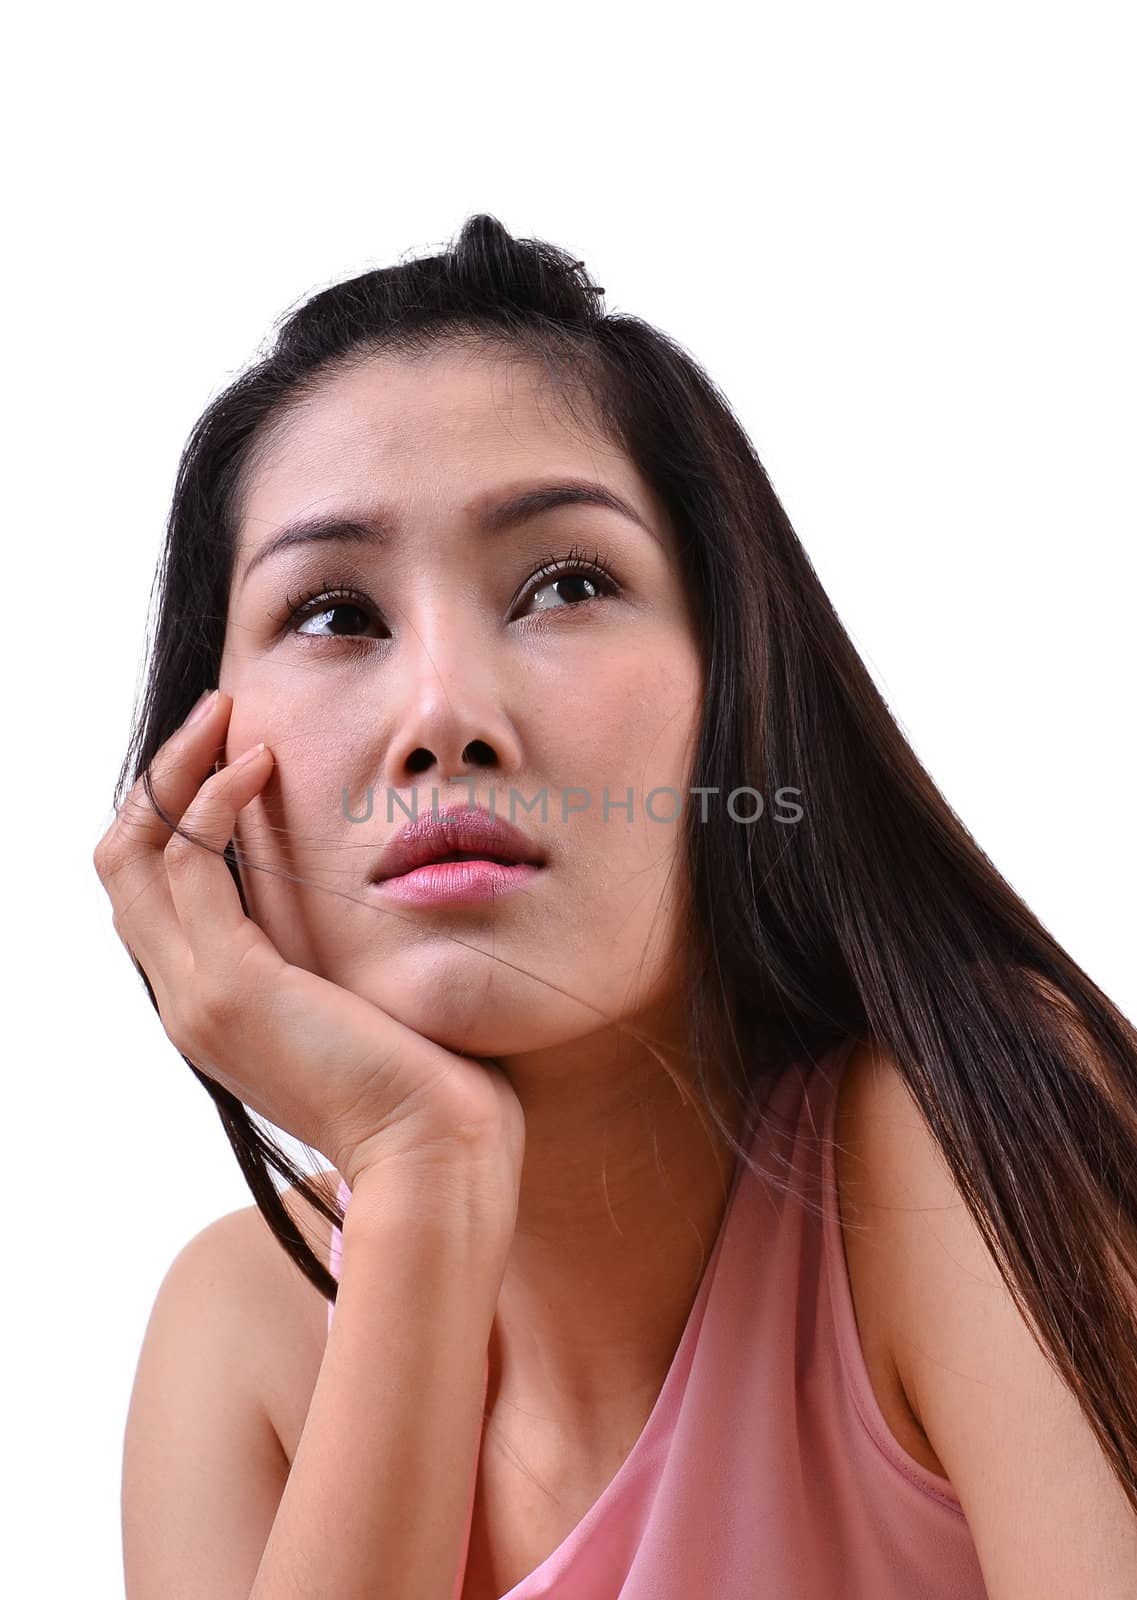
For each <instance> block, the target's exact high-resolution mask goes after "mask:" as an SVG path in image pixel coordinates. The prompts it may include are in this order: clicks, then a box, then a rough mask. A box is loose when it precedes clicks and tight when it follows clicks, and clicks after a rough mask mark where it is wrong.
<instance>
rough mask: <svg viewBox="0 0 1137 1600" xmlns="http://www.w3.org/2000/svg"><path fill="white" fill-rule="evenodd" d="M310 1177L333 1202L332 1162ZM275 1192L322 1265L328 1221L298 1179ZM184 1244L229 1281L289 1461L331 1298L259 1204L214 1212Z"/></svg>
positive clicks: (255, 1374) (257, 1379)
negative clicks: (297, 1259)
mask: <svg viewBox="0 0 1137 1600" xmlns="http://www.w3.org/2000/svg"><path fill="white" fill-rule="evenodd" d="M308 1181H309V1182H310V1184H311V1185H312V1187H313V1188H316V1189H318V1190H319V1191H320V1192H321V1193H322V1194H323V1195H324V1196H325V1197H326V1198H327V1200H328V1203H329V1204H330V1205H332V1204H334V1202H335V1199H336V1190H337V1188H338V1185H339V1181H340V1179H339V1173H338V1172H337V1171H335V1169H334V1168H333V1169H328V1170H325V1171H322V1172H318V1173H316V1174H315V1175H314V1176H313V1177H312V1178H310V1179H309V1180H308ZM280 1198H281V1201H282V1203H283V1205H284V1207H285V1209H286V1211H287V1212H288V1214H289V1216H290V1217H291V1219H292V1221H293V1223H294V1225H295V1227H296V1230H297V1232H298V1233H299V1234H300V1236H301V1237H302V1238H304V1239H305V1240H306V1241H307V1243H308V1246H309V1248H310V1249H311V1250H312V1251H313V1253H314V1254H315V1255H316V1256H317V1258H318V1259H319V1260H320V1261H322V1262H323V1263H324V1264H325V1265H327V1263H328V1259H329V1254H330V1249H331V1232H332V1224H331V1223H330V1222H329V1221H328V1219H327V1218H326V1217H324V1216H323V1215H322V1214H321V1213H320V1212H319V1211H318V1210H317V1209H316V1208H315V1206H313V1205H312V1204H311V1203H310V1202H309V1201H308V1200H307V1199H306V1198H305V1197H304V1196H303V1195H302V1194H301V1193H300V1191H299V1190H298V1189H297V1188H296V1187H295V1185H288V1186H287V1187H286V1188H284V1189H282V1190H281V1191H280ZM186 1248H187V1249H189V1250H194V1251H197V1252H200V1253H202V1255H203V1257H204V1256H208V1258H209V1259H208V1261H205V1260H204V1259H203V1269H204V1270H210V1269H212V1270H213V1271H214V1272H215V1273H216V1275H217V1276H219V1277H221V1278H223V1279H224V1281H225V1282H227V1283H230V1284H232V1285H233V1297H234V1301H235V1305H234V1309H235V1314H236V1315H237V1317H238V1319H239V1322H240V1327H241V1329H242V1341H243V1344H244V1347H245V1349H246V1350H247V1351H248V1352H249V1353H250V1358H251V1363H250V1365H251V1371H250V1382H252V1383H253V1384H254V1385H255V1387H256V1390H257V1394H258V1397H259V1399H260V1402H261V1404H262V1406H263V1409H264V1410H265V1412H266V1413H267V1414H268V1416H269V1418H270V1420H271V1422H272V1424H273V1427H274V1429H275V1431H276V1434H277V1437H278V1439H279V1440H280V1443H281V1446H282V1448H283V1449H284V1452H285V1455H286V1456H287V1458H288V1460H289V1461H291V1460H292V1459H293V1456H294V1454H295V1450H296V1447H297V1445H298V1443H299V1437H300V1432H301V1430H302V1429H303V1426H304V1420H305V1417H306V1416H307V1409H308V1404H309V1402H310V1400H311V1395H312V1391H313V1389H314V1388H315V1384H316V1379H317V1377H318V1376H319V1370H320V1363H321V1362H322V1360H323V1356H324V1350H325V1346H326V1342H327V1333H328V1310H327V1308H328V1302H327V1300H326V1299H325V1298H324V1296H323V1295H322V1294H321V1293H320V1291H319V1290H318V1289H317V1288H316V1286H315V1284H313V1283H311V1282H309V1280H308V1279H307V1278H306V1277H305V1276H304V1274H303V1273H302V1272H301V1271H300V1269H299V1268H298V1267H297V1266H296V1264H295V1263H294V1262H293V1261H292V1260H291V1258H290V1257H289V1256H288V1255H287V1253H286V1252H285V1250H284V1248H283V1247H282V1245H281V1244H280V1242H279V1241H278V1240H277V1239H276V1237H275V1236H274V1234H273V1233H272V1231H271V1229H270V1228H269V1226H268V1224H267V1222H266V1221H265V1219H264V1218H263V1217H262V1215H261V1213H260V1210H259V1208H258V1207H257V1206H256V1205H248V1206H243V1207H241V1208H240V1209H239V1210H236V1211H231V1212H229V1213H227V1214H226V1215H225V1216H222V1217H218V1218H217V1219H216V1221H214V1222H212V1223H210V1224H209V1225H208V1226H207V1227H206V1228H205V1229H203V1230H202V1232H201V1233H200V1234H198V1235H197V1236H196V1238H195V1239H193V1240H191V1242H190V1244H189V1245H188V1246H187V1247H186Z"/></svg>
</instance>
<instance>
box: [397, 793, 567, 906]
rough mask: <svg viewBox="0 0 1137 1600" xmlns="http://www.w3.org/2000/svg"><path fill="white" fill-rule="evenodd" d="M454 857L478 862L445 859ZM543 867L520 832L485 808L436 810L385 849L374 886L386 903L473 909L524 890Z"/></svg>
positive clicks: (401, 834) (418, 819)
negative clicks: (438, 905)
mask: <svg viewBox="0 0 1137 1600" xmlns="http://www.w3.org/2000/svg"><path fill="white" fill-rule="evenodd" d="M454 855H463V856H468V857H473V858H474V859H470V860H461V861H447V860H445V859H443V858H444V857H446V856H454ZM544 861H545V858H544V856H543V854H542V853H541V852H540V851H539V850H538V849H537V848H536V846H535V845H533V844H532V843H531V842H530V841H529V839H528V838H526V836H525V834H523V833H522V832H521V830H520V829H519V828H516V827H514V826H513V825H512V823H509V822H506V821H505V819H504V818H502V817H497V816H494V815H493V814H492V813H491V812H489V811H487V810H485V809H484V808H483V807H475V808H471V807H469V806H461V807H452V808H451V809H450V810H448V811H435V810H433V809H432V810H428V811H427V812H425V813H424V815H422V816H421V817H418V818H416V820H415V821H414V822H412V823H410V824H409V825H408V826H407V827H406V828H405V829H404V830H403V831H402V833H400V834H399V835H398V836H397V837H396V838H395V839H393V840H392V841H391V842H390V843H389V844H388V845H387V847H386V849H385V850H384V851H383V853H382V855H381V856H380V859H379V865H378V868H377V870H376V872H375V873H374V874H373V881H374V882H375V886H376V888H377V889H378V890H379V891H380V892H381V893H382V895H383V897H384V899H394V900H399V901H401V902H403V903H406V904H417V905H428V904H458V903H466V904H470V903H477V902H481V901H488V900H495V899H497V898H498V897H499V896H501V895H503V894H509V893H511V892H512V891H513V890H514V889H519V888H523V887H524V886H525V885H526V884H528V883H530V882H531V881H532V879H533V878H534V877H535V876H536V874H537V873H538V872H539V871H540V869H541V867H542V866H543V865H544Z"/></svg>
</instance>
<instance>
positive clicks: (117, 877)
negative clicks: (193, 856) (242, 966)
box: [95, 695, 232, 978]
mask: <svg viewBox="0 0 1137 1600" xmlns="http://www.w3.org/2000/svg"><path fill="white" fill-rule="evenodd" d="M231 708H232V700H231V699H230V697H229V696H227V695H226V696H222V695H218V696H217V698H216V699H214V700H213V701H212V702H211V703H210V704H208V705H207V706H206V707H205V712H206V714H205V715H204V716H203V717H201V718H199V720H198V721H196V722H193V721H188V720H187V722H185V723H183V725H182V726H181V728H179V729H178V730H177V732H176V733H174V734H173V735H172V736H171V737H170V738H169V739H168V740H167V741H166V743H165V744H163V745H162V747H161V749H160V750H159V751H158V753H157V755H156V756H155V757H154V760H153V761H152V762H151V764H150V769H149V770H150V774H151V781H152V784H153V789H154V796H155V799H156V800H157V802H158V804H159V805H161V806H162V808H163V810H165V811H166V812H167V814H168V815H169V816H170V817H171V818H172V819H173V822H174V824H175V825H176V824H177V823H178V822H179V821H180V819H181V817H182V815H183V814H184V812H185V809H186V807H187V806H188V805H189V803H190V801H191V800H192V799H193V796H194V795H195V794H196V793H197V790H198V788H199V787H200V784H201V780H202V778H203V777H204V776H205V774H206V772H207V771H208V769H209V766H210V765H211V763H212V758H213V756H214V755H215V754H216V751H217V748H218V745H219V744H220V741H221V739H222V738H223V736H224V729H225V725H226V723H227V720H228V713H229V710H231ZM170 837H171V830H170V826H169V824H168V823H166V822H165V821H164V820H163V819H162V817H161V816H160V815H159V813H158V812H157V811H156V810H155V808H154V805H153V804H152V803H151V800H150V797H149V795H148V794H147V793H146V787H145V774H143V775H141V776H140V777H139V778H138V780H137V782H136V783H135V784H134V786H133V787H132V789H131V790H130V793H129V795H128V796H127V798H126V801H125V802H124V804H123V806H122V808H121V810H120V811H119V813H118V815H117V816H116V818H115V820H114V822H113V823H112V824H111V827H110V828H109V829H108V830H107V832H106V834H105V835H104V836H103V838H102V839H101V840H100V841H99V845H98V847H97V849H96V851H95V866H96V869H97V871H98V874H99V877H100V879H101V880H102V883H103V887H104V888H105V889H106V891H107V894H108V895H109V896H110V899H111V903H112V905H113V907H114V922H115V931H116V932H117V933H118V936H119V938H120V939H122V941H123V943H124V944H125V945H126V947H127V949H128V950H129V951H130V952H131V954H132V955H134V956H135V957H136V958H137V959H138V960H139V961H141V962H142V964H143V966H144V967H145V969H146V971H147V973H148V974H150V975H151V977H152V978H153V977H154V976H155V975H156V974H158V973H159V972H160V971H161V969H162V966H163V963H165V962H168V961H169V960H171V959H172V957H174V956H175V955H176V953H177V952H178V950H179V948H180V949H182V951H183V953H186V954H188V952H186V951H185V944H184V939H183V937H182V934H181V929H180V927H179V925H178V922H177V914H176V912H175V910H174V905H173V901H172V899H171V897H170V892H169V883H168V879H167V872H166V864H165V861H164V860H163V855H162V852H163V849H164V847H165V846H166V844H167V842H168V841H169V839H170Z"/></svg>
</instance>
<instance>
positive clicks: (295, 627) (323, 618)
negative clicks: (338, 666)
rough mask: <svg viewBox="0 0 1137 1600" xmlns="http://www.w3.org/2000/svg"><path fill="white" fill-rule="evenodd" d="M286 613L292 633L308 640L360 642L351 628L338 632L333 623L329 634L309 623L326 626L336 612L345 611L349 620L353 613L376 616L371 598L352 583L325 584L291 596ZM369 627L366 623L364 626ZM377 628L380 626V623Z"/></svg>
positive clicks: (360, 615) (370, 617)
mask: <svg viewBox="0 0 1137 1600" xmlns="http://www.w3.org/2000/svg"><path fill="white" fill-rule="evenodd" d="M286 610H287V616H288V620H287V626H288V628H289V630H290V631H291V632H292V633H296V634H299V635H300V636H301V637H303V638H309V639H359V637H360V635H359V633H358V632H355V631H352V630H351V629H350V626H349V627H348V629H347V630H345V631H337V629H336V627H335V624H334V623H333V624H332V631H331V632H330V633H324V632H322V631H317V630H316V629H314V628H312V627H309V624H310V623H326V622H327V620H328V619H329V618H331V617H334V616H335V614H336V613H337V612H339V613H341V614H342V613H345V612H346V613H347V614H348V616H349V617H350V614H351V613H352V612H354V613H355V614H356V616H357V617H364V618H367V619H373V617H374V607H373V605H372V603H371V601H370V599H369V598H368V596H367V595H365V594H364V593H363V592H362V591H361V590H359V589H356V588H355V587H353V585H351V584H324V585H322V586H321V587H320V588H319V589H315V590H309V591H308V592H307V593H306V594H301V595H297V596H295V597H291V596H290V597H289V599H288V600H287V602H286ZM367 625H368V624H367V622H366V621H365V622H364V626H365V627H366V626H367ZM374 625H375V626H378V623H375V624H374Z"/></svg>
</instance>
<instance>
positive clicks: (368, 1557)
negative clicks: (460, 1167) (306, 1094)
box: [250, 1174, 511, 1600]
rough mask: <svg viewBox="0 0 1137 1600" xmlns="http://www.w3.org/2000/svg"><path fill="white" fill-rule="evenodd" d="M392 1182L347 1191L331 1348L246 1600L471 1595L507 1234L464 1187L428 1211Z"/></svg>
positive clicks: (420, 1599)
mask: <svg viewBox="0 0 1137 1600" xmlns="http://www.w3.org/2000/svg"><path fill="white" fill-rule="evenodd" d="M384 1178H385V1180H386V1185H385V1188H384V1190H383V1191H382V1192H380V1191H379V1190H378V1189H377V1188H369V1187H368V1183H367V1180H366V1178H364V1179H361V1180H360V1181H359V1182H358V1183H357V1185H356V1188H355V1190H354V1191H353V1193H352V1200H351V1205H350V1206H349V1208H348V1212H347V1217H346V1220H345V1224H344V1248H343V1263H342V1267H341V1277H340V1289H339V1295H338V1299H337V1305H336V1314H335V1318H334V1320H333V1323H332V1328H331V1332H330V1334H329V1337H328V1347H327V1350H326V1353H325V1355H324V1360H323V1364H322V1366H321V1368H320V1375H319V1378H318V1379H317V1382H316V1388H315V1392H314V1393H313V1396H312V1403H311V1407H310V1409H309V1413H308V1419H307V1421H306V1423H305V1426H304V1431H303V1433H302V1434H301V1438H300V1444H299V1448H298V1449H297V1452H296V1459H295V1461H294V1462H293V1464H292V1471H291V1473H290V1475H289V1478H288V1482H287V1486H286V1488H285V1491H284V1494H283V1497H282V1499H281V1502H280V1508H279V1510H278V1511H277V1514H276V1519H275V1521H274V1522H273V1525H272V1531H271V1534H270V1535H269V1539H268V1544H267V1546H266V1548H265V1551H264V1555H263V1557H262V1560H261V1563H260V1566H259V1568H258V1570H257V1576H256V1581H255V1583H254V1584H253V1588H252V1592H251V1595H250V1600H299V1597H302V1596H303V1597H305V1600H307V1597H311V1600H316V1597H327V1600H332V1597H333V1596H334V1597H335V1600H355V1597H358V1600H365V1597H366V1600H374V1597H376V1596H380V1595H389V1596H391V1597H392V1600H393V1597H395V1596H398V1597H399V1600H453V1597H454V1596H456V1595H458V1594H460V1592H461V1587H462V1577H463V1573H464V1568H465V1561H466V1550H467V1540H468V1536H469V1519H470V1511H471V1507H472V1503H473V1494H474V1482H475V1474H476V1470H477V1461H478V1453H479V1450H480V1445H481V1430H482V1414H483V1405H484V1401H485V1377H486V1360H487V1349H488V1344H489V1336H490V1331H491V1327H492V1323H493V1317H494V1311H495V1308H496V1305H497V1297H498V1291H499V1289H500V1286H501V1278H502V1274H503V1272H504V1267H505V1258H506V1253H507V1250H508V1243H509V1238H510V1237H511V1234H510V1232H509V1231H508V1230H506V1229H504V1228H502V1227H501V1226H500V1225H499V1220H498V1217H497V1215H496V1213H494V1212H491V1211H490V1210H488V1209H487V1208H486V1207H484V1206H483V1205H482V1204H480V1203H479V1202H478V1201H477V1200H476V1197H475V1194H474V1190H473V1188H472V1187H471V1188H470V1189H469V1190H466V1189H465V1188H464V1185H463V1183H462V1181H461V1180H460V1178H459V1177H458V1175H457V1174H452V1175H449V1177H448V1180H447V1182H446V1185H445V1192H444V1193H443V1194H442V1195H438V1194H436V1195H435V1196H434V1197H433V1198H432V1199H431V1200H430V1202H429V1203H427V1202H426V1201H424V1200H423V1199H421V1198H415V1193H416V1188H417V1186H408V1187H406V1188H403V1189H401V1190H398V1191H392V1189H391V1185H390V1182H389V1179H387V1175H386V1174H385V1175H384ZM451 1179H453V1181H451Z"/></svg>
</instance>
